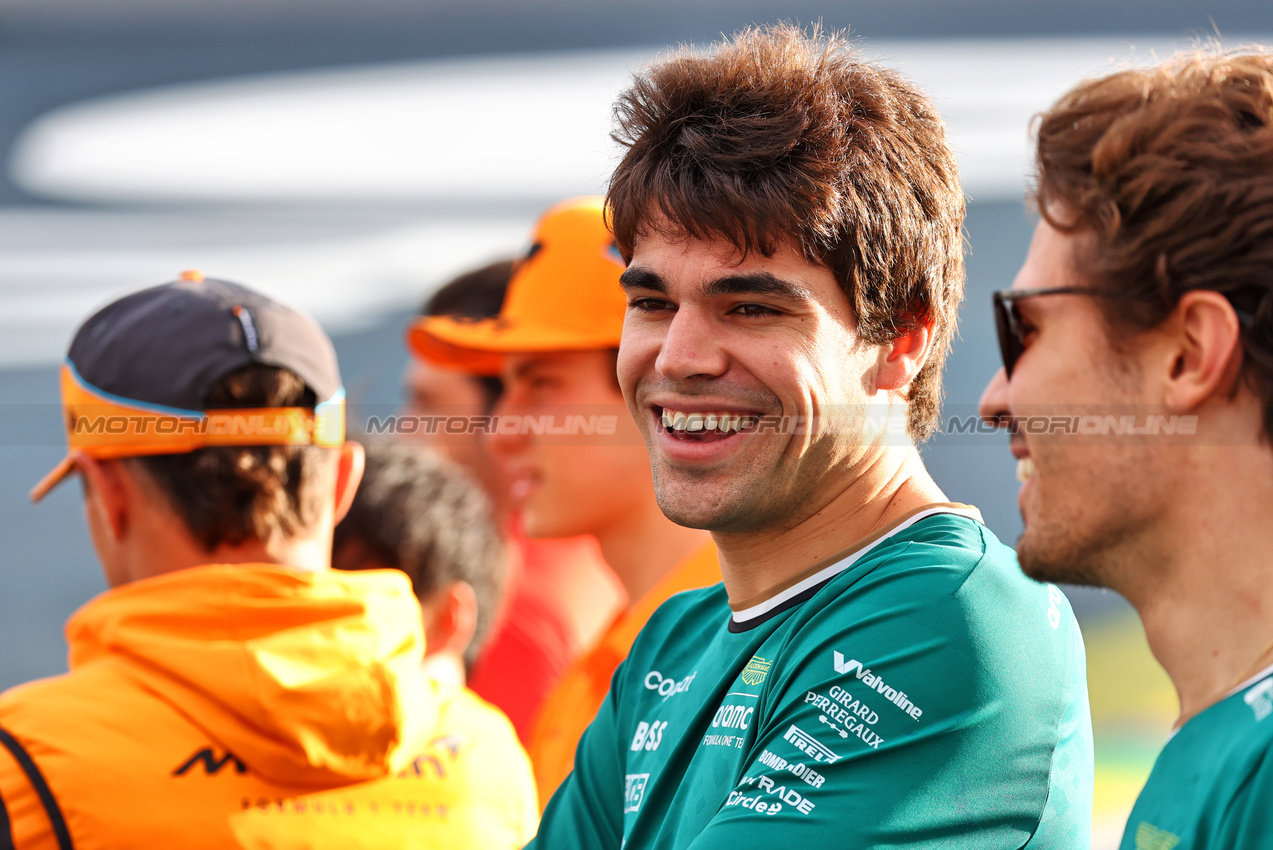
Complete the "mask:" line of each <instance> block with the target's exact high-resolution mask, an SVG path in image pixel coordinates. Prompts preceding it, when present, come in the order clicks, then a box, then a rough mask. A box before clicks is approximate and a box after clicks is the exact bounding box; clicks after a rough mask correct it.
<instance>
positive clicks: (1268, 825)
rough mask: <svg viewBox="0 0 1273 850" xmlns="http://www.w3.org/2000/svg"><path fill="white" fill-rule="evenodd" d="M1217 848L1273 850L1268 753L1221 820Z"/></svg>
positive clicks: (1272, 771)
mask: <svg viewBox="0 0 1273 850" xmlns="http://www.w3.org/2000/svg"><path fill="white" fill-rule="evenodd" d="M1215 846H1216V847H1273V759H1271V758H1270V757H1269V752H1268V750H1265V751H1264V753H1263V755H1262V757H1261V758H1260V760H1259V763H1258V764H1257V765H1256V766H1255V768H1254V769H1253V770H1252V771H1251V773H1250V775H1249V776H1248V777H1247V780H1246V782H1244V783H1242V787H1241V789H1240V790H1239V791H1238V793H1237V794H1236V795H1234V797H1233V799H1232V801H1231V803H1230V804H1229V806H1228V808H1227V809H1226V810H1225V811H1224V813H1223V815H1221V818H1220V826H1219V829H1218V830H1217V836H1216V841H1215Z"/></svg>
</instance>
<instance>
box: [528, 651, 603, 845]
mask: <svg viewBox="0 0 1273 850" xmlns="http://www.w3.org/2000/svg"><path fill="white" fill-rule="evenodd" d="M620 669H622V668H620ZM618 679H619V677H618V676H617V675H616V676H615V681H616V682H617V681H618ZM614 687H615V686H613V685H612V686H611V691H610V694H609V695H608V696H607V697H606V699H605V702H603V703H602V704H601V708H600V710H599V711H598V712H597V717H596V719H595V720H593V721H592V724H591V725H590V726H589V727H588V729H587V731H586V732H584V734H583V737H582V738H580V740H579V747H578V749H577V750H576V751H575V769H574V771H573V772H572V773H571V774H570V775H569V776H568V777H566V781H565V782H563V783H562V784H561V786H560V787H559V788H558V789H557V792H556V793H555V794H553V796H552V799H551V800H550V801H549V802H548V808H547V809H546V810H545V811H544V816H543V818H542V819H541V820H540V823H539V833H538V835H537V836H536V837H535V840H534V841H532V842H531V843H530V844H528V845H527V850H531V848H545V849H546V848H551V850H572V848H579V850H608V849H609V848H612V849H613V850H619V848H620V847H621V846H622V844H623V819H622V818H623V815H622V813H623V808H624V806H623V799H624V788H623V777H622V775H621V765H622V764H623V753H622V750H621V748H620V746H619V741H618V735H617V732H616V723H615V709H614V700H615V691H614Z"/></svg>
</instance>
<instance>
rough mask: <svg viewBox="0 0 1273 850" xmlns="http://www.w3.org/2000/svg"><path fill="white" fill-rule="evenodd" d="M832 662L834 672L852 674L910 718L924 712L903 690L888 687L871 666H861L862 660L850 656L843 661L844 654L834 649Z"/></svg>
mask: <svg viewBox="0 0 1273 850" xmlns="http://www.w3.org/2000/svg"><path fill="white" fill-rule="evenodd" d="M834 664H835V672H837V673H839V674H841V675H846V674H848V673H852V674H854V675H855V676H856V677H857V678H858V679H859V680H860V681H862V682H863V683H865V684H866V686H867V687H869V688H871V689H872V690H873V691H875V692H876V693H878V694H882V695H883V696H884V699H886V700H888V701H889V702H891V703H893V705H895V706H897V707H898V708H900V709H901V710H902V711H904V712H906V713H907V714H908V715H910V717H911V719H912V720H915V721H916V722H918V721H919V717H920V715H921V714H923V713H924V710H923V709H922V708H920V707H919V706H917V705H916V704H915V703H913V702H911V701H910V698H909V697H908V696H906V693H905V692H904V691H899V690H897V688H893V687H890V686H889V684H888V683H887V682H885V681H884V680H883V679H882V678H880V676H879V675H878V674H877V673H872V672H871V668H869V667H865V668H864V667H863V666H862V662H861V661H858V660H857V659H856V658H850V659H849V660H848V661H845V660H844V656H843V655H841V654H840V652H839V650H836V652H835V660H834Z"/></svg>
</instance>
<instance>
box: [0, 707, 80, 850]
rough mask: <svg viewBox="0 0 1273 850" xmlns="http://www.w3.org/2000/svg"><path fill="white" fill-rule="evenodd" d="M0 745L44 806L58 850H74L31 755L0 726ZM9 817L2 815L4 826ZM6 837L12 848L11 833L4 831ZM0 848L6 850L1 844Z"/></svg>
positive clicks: (1, 808) (1, 804)
mask: <svg viewBox="0 0 1273 850" xmlns="http://www.w3.org/2000/svg"><path fill="white" fill-rule="evenodd" d="M0 745H3V746H4V748H5V749H6V750H8V751H9V753H10V754H11V755H12V756H13V758H14V760H15V761H17V763H18V765H19V766H20V767H21V768H22V772H23V773H25V774H26V775H27V781H28V782H30V783H31V787H32V788H34V789H35V793H36V794H37V795H38V796H39V798H40V803H41V804H43V806H44V811H45V812H47V813H48V816H49V823H50V824H52V825H53V834H54V835H55V836H56V837H57V846H58V850H75V845H74V844H72V843H71V832H70V830H68V829H67V828H66V819H65V818H64V817H62V810H61V809H60V808H59V807H58V804H57V800H55V799H54V798H53V791H52V790H50V789H49V783H47V782H45V781H44V774H42V773H40V768H39V766H37V765H36V763H35V760H34V759H33V758H31V754H30V753H28V752H27V751H26V750H25V749H23V748H22V745H21V744H19V743H18V739H17V738H14V737H13V736H12V735H10V734H9V732H8V730H6V729H5V728H4V727H2V726H0ZM3 812H4V801H2V800H0V813H3ZM8 820H9V816H8V814H7V813H5V814H4V822H3V825H4V826H6V827H7V826H9V824H8ZM6 833H7V835H8V839H7V840H8V842H9V844H8V847H13V833H12V832H11V831H9V830H6ZM4 840H5V838H4V835H0V842H2V841H4ZM0 848H3V850H7V848H6V846H5V845H4V844H3V843H0Z"/></svg>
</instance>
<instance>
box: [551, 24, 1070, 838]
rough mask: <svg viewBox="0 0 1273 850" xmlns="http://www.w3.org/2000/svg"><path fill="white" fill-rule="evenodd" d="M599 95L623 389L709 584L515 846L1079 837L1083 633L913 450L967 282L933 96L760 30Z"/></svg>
mask: <svg viewBox="0 0 1273 850" xmlns="http://www.w3.org/2000/svg"><path fill="white" fill-rule="evenodd" d="M615 114H616V116H617V130H616V132H615V138H616V139H617V140H618V141H619V142H620V144H621V145H623V147H624V148H625V151H624V155H623V159H622V160H621V162H620V164H619V166H618V168H617V170H616V171H615V173H614V175H613V177H612V178H611V183H610V194H609V196H608V201H609V204H610V215H611V217H612V222H613V226H614V234H615V239H616V241H617V243H618V246H619V248H620V250H621V251H622V252H623V255H624V256H625V257H628V258H629V263H628V267H627V270H626V271H624V272H623V275H622V279H621V280H622V284H623V287H624V290H625V291H626V294H627V299H628V308H627V319H626V322H625V324H624V327H623V341H622V345H621V346H620V351H619V361H618V376H619V383H620V385H621V386H622V388H623V394H624V398H625V399H626V400H627V404H628V408H629V411H630V412H631V414H632V416H633V418H634V419H635V422H636V424H637V426H638V428H639V429H640V431H641V433H642V435H643V437H644V438H645V441H646V444H647V446H648V448H649V454H650V461H651V465H652V467H653V471H654V482H655V492H656V494H657V496H658V503H659V505H660V506H661V507H662V509H663V511H664V513H665V514H666V515H667V516H668V517H670V518H671V519H673V520H675V521H676V522H678V523H680V524H682V525H685V526H689V527H693V528H705V529H709V530H710V531H711V534H712V538H713V540H714V541H715V543H716V545H717V547H718V550H719V553H720V566H721V572H722V574H723V576H724V583H723V585H717V586H715V587H712V588H707V589H703V590H694V591H690V592H688V593H682V594H679V595H678V596H675V597H673V598H672V599H670V600H668V601H667V602H666V603H665V604H664V605H663V606H662V607H661V608H660V609H659V610H658V611H657V612H656V613H655V614H654V616H653V617H651V618H650V620H649V623H648V624H647V625H646V627H645V628H644V629H643V630H642V632H641V634H640V636H638V637H637V639H636V642H635V643H634V645H633V646H632V648H631V652H630V654H629V655H628V659H627V661H626V662H625V664H624V665H623V666H622V667H621V668H619V670H618V672H617V673H616V674H615V676H614V680H613V683H612V685H611V686H610V691H609V696H608V697H607V699H606V701H605V703H604V705H603V706H602V708H601V710H600V711H599V712H598V714H597V717H596V720H595V721H594V722H593V724H592V725H591V726H590V727H589V728H588V731H587V732H586V733H585V734H584V736H583V739H582V740H581V741H580V744H579V750H578V754H577V756H576V759H575V771H574V773H573V774H572V775H571V776H570V777H569V778H567V779H566V781H565V783H564V784H563V785H562V787H561V788H560V790H559V791H558V792H557V794H556V795H555V796H554V797H553V798H552V800H551V801H550V802H549V804H548V807H547V810H546V811H545V813H544V818H543V821H542V822H541V824H540V830H539V833H538V836H537V837H536V839H535V841H534V842H533V843H532V844H531V846H532V847H542V848H549V850H566V848H589V850H600V848H611V850H619V848H621V847H623V848H626V850H644V848H659V850H676V848H688V847H693V848H694V850H709V849H710V850H743V848H772V847H804V846H809V847H845V848H850V847H851V848H868V847H870V848H877V847H894V848H897V847H907V848H951V847H959V848H987V850H990V848H995V850H998V849H999V848H1003V849H1004V850H1007V848H1014V850H1019V849H1020V848H1031V849H1032V850H1044V848H1047V850H1073V848H1082V847H1086V846H1087V845H1088V834H1089V830H1090V823H1091V799H1092V796H1091V795H1092V741H1091V725H1090V721H1089V717H1088V711H1087V708H1088V703H1087V690H1086V682H1085V675H1084V673H1085V668H1084V655H1083V644H1082V638H1081V636H1080V634H1079V629H1078V624H1077V623H1076V622H1075V620H1074V617H1073V615H1072V613H1071V612H1070V609H1069V605H1068V603H1067V601H1066V599H1065V597H1064V595H1063V594H1062V593H1061V592H1060V590H1059V589H1057V588H1056V587H1046V586H1043V585H1040V584H1037V583H1035V582H1031V581H1029V580H1027V579H1026V578H1025V577H1024V576H1023V575H1022V574H1021V572H1020V570H1019V569H1018V568H1017V566H1016V561H1015V559H1014V558H1013V554H1012V550H1011V549H1009V548H1008V547H1007V546H1004V545H1003V544H1002V543H1000V542H999V541H998V540H996V539H995V537H994V535H993V534H992V533H991V532H990V530H989V529H987V528H986V527H985V526H984V525H983V524H982V523H981V521H980V515H979V513H978V512H977V510H976V509H975V508H972V507H971V506H968V505H961V504H957V503H952V502H949V501H948V500H947V499H946V497H945V495H944V494H943V492H942V491H941V489H940V488H939V487H938V486H937V484H936V483H935V482H934V481H933V480H932V478H931V477H930V476H929V474H928V472H927V471H926V470H925V468H924V465H923V461H922V459H921V457H920V455H919V452H918V450H917V446H916V443H917V442H918V441H920V440H922V439H924V438H925V437H926V436H927V435H928V434H929V433H931V431H932V430H933V429H934V428H935V426H936V423H937V419H938V401H939V399H940V393H941V367H942V362H943V360H944V356H945V354H946V351H947V348H948V347H949V344H950V340H951V337H952V335H953V332H954V323H955V316H956V310H957V308H958V305H959V302H960V298H961V296H962V291H963V279H964V269H963V254H962V247H963V246H962V233H961V223H962V221H963V213H964V198H963V192H962V190H961V187H960V185H959V180H958V173H957V169H956V164H955V158H954V155H953V153H952V152H951V150H950V148H949V146H948V145H947V142H946V138H945V131H944V128H943V126H942V122H941V120H940V117H939V116H938V115H937V112H936V110H935V109H934V107H933V105H932V103H931V102H929V101H928V100H927V99H926V98H925V97H924V96H923V94H921V93H920V91H919V90H918V89H917V88H915V87H914V86H912V85H911V84H910V83H908V82H906V81H905V80H904V79H903V78H902V77H901V76H900V75H898V74H896V73H895V72H893V71H890V70H885V69H883V68H880V67H877V66H875V65H872V64H870V63H869V62H867V61H865V60H863V59H861V58H859V56H858V55H857V54H856V52H855V51H854V50H853V49H852V47H851V46H850V45H849V44H848V42H847V41H846V40H844V39H843V38H841V37H838V36H824V35H822V34H821V33H819V32H818V31H817V30H815V31H814V34H813V35H812V36H810V35H806V34H805V33H803V32H802V31H801V30H800V29H798V28H796V27H794V26H791V25H780V26H775V27H773V28H766V29H763V30H754V29H753V30H747V31H744V32H743V33H741V34H739V35H737V36H736V37H734V38H733V39H729V40H726V41H724V42H722V43H719V44H717V45H715V46H714V47H713V48H711V49H710V50H707V51H703V52H701V53H700V52H695V51H693V50H692V49H689V48H686V49H684V50H681V51H678V52H676V53H675V54H673V55H672V56H670V57H668V58H666V59H664V60H663V61H660V62H658V63H656V64H654V65H652V66H650V67H647V68H646V69H644V70H643V71H641V72H640V73H638V74H637V75H636V79H635V81H634V82H633V85H632V87H631V88H629V89H628V90H627V91H626V92H625V93H624V94H622V95H621V96H620V99H619V102H618V104H617V105H616V108H615Z"/></svg>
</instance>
